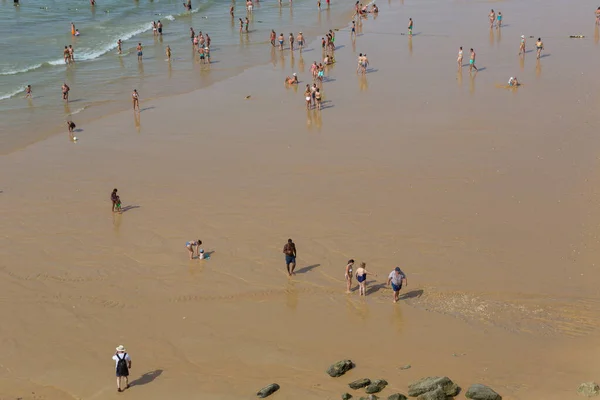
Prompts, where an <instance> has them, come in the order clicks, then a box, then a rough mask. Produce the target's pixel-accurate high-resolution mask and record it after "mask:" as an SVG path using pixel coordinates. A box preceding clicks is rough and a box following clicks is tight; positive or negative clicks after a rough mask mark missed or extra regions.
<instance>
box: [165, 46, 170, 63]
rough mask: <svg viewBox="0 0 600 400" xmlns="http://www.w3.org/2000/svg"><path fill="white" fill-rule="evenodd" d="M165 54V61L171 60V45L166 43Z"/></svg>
mask: <svg viewBox="0 0 600 400" xmlns="http://www.w3.org/2000/svg"><path fill="white" fill-rule="evenodd" d="M165 53H166V55H167V61H171V46H169V45H167V49H166V50H165Z"/></svg>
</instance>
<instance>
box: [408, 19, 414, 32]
mask: <svg viewBox="0 0 600 400" xmlns="http://www.w3.org/2000/svg"><path fill="white" fill-rule="evenodd" d="M412 35H413V19H412V18H409V19H408V36H412Z"/></svg>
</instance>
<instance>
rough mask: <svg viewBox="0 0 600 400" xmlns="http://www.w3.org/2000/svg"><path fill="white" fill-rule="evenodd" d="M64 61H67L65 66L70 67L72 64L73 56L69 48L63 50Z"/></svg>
mask: <svg viewBox="0 0 600 400" xmlns="http://www.w3.org/2000/svg"><path fill="white" fill-rule="evenodd" d="M63 59H64V60H65V64H67V65H69V64H70V63H71V56H70V55H69V46H65V49H64V50H63Z"/></svg>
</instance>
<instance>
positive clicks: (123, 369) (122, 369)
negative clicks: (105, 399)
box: [112, 344, 131, 392]
mask: <svg viewBox="0 0 600 400" xmlns="http://www.w3.org/2000/svg"><path fill="white" fill-rule="evenodd" d="M116 350H117V352H116V353H115V355H114V356H113V357H112V359H113V360H115V365H116V372H117V392H122V391H123V390H125V389H129V370H130V369H131V357H130V356H129V354H127V350H125V346H123V345H122V344H121V345H119V346H118V347H117V348H116ZM123 378H125V388H124V389H122V388H121V382H122V381H123Z"/></svg>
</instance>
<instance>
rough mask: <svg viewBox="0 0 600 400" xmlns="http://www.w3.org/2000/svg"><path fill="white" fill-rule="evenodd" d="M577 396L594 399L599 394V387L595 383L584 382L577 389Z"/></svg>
mask: <svg viewBox="0 0 600 400" xmlns="http://www.w3.org/2000/svg"><path fill="white" fill-rule="evenodd" d="M577 394H579V395H580V396H585V397H594V396H598V395H599V394H600V386H598V384H597V383H596V382H585V383H582V384H581V385H579V387H578V388H577Z"/></svg>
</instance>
